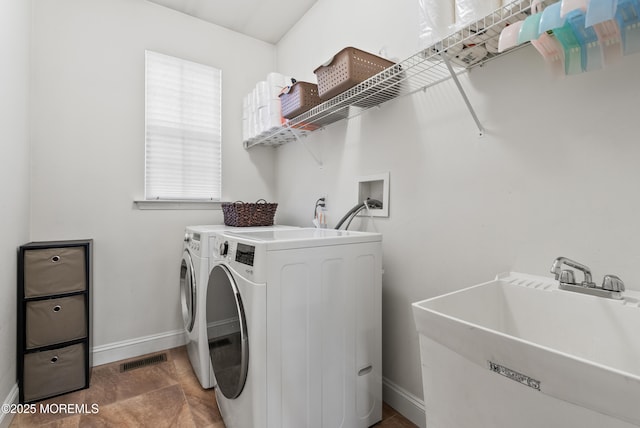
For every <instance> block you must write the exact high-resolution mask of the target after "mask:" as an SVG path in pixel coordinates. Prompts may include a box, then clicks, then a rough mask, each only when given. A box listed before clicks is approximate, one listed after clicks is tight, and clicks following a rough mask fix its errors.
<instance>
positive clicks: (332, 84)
mask: <svg viewBox="0 0 640 428" xmlns="http://www.w3.org/2000/svg"><path fill="white" fill-rule="evenodd" d="M392 65H394V63H393V62H391V61H389V60H386V59H384V58H380V57H379V56H376V55H372V54H370V53H368V52H364V51H361V50H360V49H356V48H353V47H348V48H344V49H342V50H341V51H340V52H338V53H337V54H336V55H335V56H334V57H333V59H332V60H331V61H330V62H329V63H328V64H327V65H321V66H320V67H318V68H316V69H315V70H314V71H313V72H314V73H315V74H316V78H317V79H318V95H319V96H320V98H321V99H322V100H328V99H329V98H333V97H335V96H336V95H338V94H340V93H342V92H344V91H346V90H347V89H349V88H352V87H353V86H355V85H357V84H358V83H360V82H363V81H365V80H367V79H368V78H370V77H371V76H374V75H376V74H378V73H380V72H381V71H382V70H384V69H385V68H388V67H391V66H392Z"/></svg>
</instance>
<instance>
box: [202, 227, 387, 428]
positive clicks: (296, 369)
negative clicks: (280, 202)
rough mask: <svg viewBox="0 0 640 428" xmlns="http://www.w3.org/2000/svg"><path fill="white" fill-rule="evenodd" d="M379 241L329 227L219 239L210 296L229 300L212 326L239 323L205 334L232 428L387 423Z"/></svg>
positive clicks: (223, 235) (220, 399)
mask: <svg viewBox="0 0 640 428" xmlns="http://www.w3.org/2000/svg"><path fill="white" fill-rule="evenodd" d="M381 239H382V238H381V235H380V234H374V233H364V232H351V231H337V230H331V229H330V230H327V229H295V230H272V231H260V232H253V231H251V232H222V233H220V234H215V235H214V237H213V238H212V240H213V241H215V243H216V244H217V246H218V247H219V248H221V252H220V253H219V254H218V256H219V258H218V259H217V261H216V262H215V263H214V266H213V268H212V271H211V279H212V280H211V281H209V287H210V288H209V291H208V293H209V295H216V296H218V298H219V300H220V301H227V302H228V303H227V304H223V305H220V308H224V309H220V308H219V310H218V311H211V312H210V314H209V315H210V317H211V318H210V319H208V320H207V322H208V323H209V325H215V324H218V325H222V324H224V323H225V322H226V321H228V320H232V319H235V320H237V322H236V324H235V325H234V327H233V328H232V329H231V330H233V331H232V332H229V331H227V332H226V333H225V334H220V335H215V334H210V336H209V339H210V341H211V359H212V362H213V371H214V373H215V377H216V379H217V388H216V398H217V402H218V406H219V408H220V412H221V414H222V417H223V420H224V423H225V426H226V427H227V428H300V427H308V428H314V427H330V428H333V427H335V428H338V427H349V428H351V427H368V426H371V425H373V424H375V423H377V422H378V421H380V420H381V419H382V380H381V379H382V373H381V363H382V351H381V330H382V326H381V324H382V322H381V287H382V261H381V258H382V256H381V253H382V244H381ZM211 247H216V245H212V246H211ZM214 251H215V250H214ZM229 307H232V308H233V309H234V310H235V311H236V313H235V314H234V315H231V316H230V315H229V313H228V312H227V311H226V310H227V309H228V308H229Z"/></svg>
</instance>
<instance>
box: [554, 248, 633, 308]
mask: <svg viewBox="0 0 640 428" xmlns="http://www.w3.org/2000/svg"><path fill="white" fill-rule="evenodd" d="M562 265H567V266H570V267H572V268H574V269H578V270H580V271H582V273H583V274H584V281H582V282H581V283H579V284H578V283H576V280H575V275H574V273H573V271H572V270H570V269H562ZM551 273H552V274H554V275H555V277H556V279H557V280H558V281H559V282H560V289H561V290H568V291H576V292H578V293H583V294H590V295H592V296H599V297H607V298H609V299H622V292H623V291H624V282H622V280H621V279H620V278H619V277H617V276H616V275H605V276H604V279H603V281H602V286H601V287H598V286H597V285H596V284H595V282H593V279H592V277H591V269H589V268H588V267H587V266H585V265H583V264H581V263H578V262H576V261H573V260H571V259H568V258H566V257H558V258H557V259H555V260H554V261H553V264H552V265H551Z"/></svg>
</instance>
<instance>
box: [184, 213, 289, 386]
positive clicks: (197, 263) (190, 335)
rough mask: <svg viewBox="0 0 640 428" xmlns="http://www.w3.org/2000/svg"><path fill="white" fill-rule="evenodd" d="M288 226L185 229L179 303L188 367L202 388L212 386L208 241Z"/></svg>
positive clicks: (200, 227) (189, 227) (213, 382)
mask: <svg viewBox="0 0 640 428" xmlns="http://www.w3.org/2000/svg"><path fill="white" fill-rule="evenodd" d="M278 228H283V229H285V228H292V226H265V227H249V228H246V227H232V226H225V225H201V226H188V227H187V228H186V230H185V237H184V246H183V252H182V262H181V267H180V300H181V306H182V318H183V320H184V327H185V334H186V336H187V352H188V354H189V360H190V361H191V366H192V367H193V371H194V372H195V374H196V376H197V378H198V380H199V381H200V384H201V385H202V387H203V388H212V387H214V386H215V378H214V376H213V370H212V368H211V360H210V358H209V346H208V338H207V328H206V325H207V316H206V312H207V283H208V281H209V272H210V271H211V268H212V267H213V266H212V264H211V262H210V260H209V257H210V255H211V249H210V243H209V241H210V239H211V237H212V236H213V235H214V234H215V233H220V232H222V231H233V230H273V229H278Z"/></svg>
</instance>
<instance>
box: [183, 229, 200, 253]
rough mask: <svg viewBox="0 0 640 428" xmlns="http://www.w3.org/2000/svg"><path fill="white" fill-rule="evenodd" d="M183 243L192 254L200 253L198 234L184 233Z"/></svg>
mask: <svg viewBox="0 0 640 428" xmlns="http://www.w3.org/2000/svg"><path fill="white" fill-rule="evenodd" d="M184 242H185V244H186V246H187V248H189V249H190V250H191V251H193V252H194V253H199V252H200V234H199V233H186V234H185V236H184Z"/></svg>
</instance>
